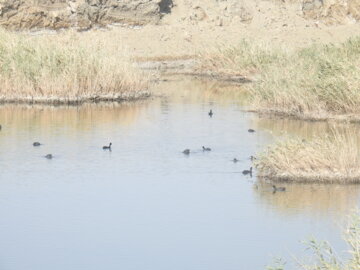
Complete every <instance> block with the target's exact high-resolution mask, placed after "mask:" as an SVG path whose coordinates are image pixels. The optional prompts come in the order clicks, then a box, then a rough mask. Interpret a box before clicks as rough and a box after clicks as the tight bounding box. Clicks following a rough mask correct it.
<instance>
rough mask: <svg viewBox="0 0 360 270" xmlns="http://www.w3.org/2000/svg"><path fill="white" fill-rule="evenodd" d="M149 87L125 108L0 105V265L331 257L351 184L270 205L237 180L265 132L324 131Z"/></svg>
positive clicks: (216, 264) (197, 88)
mask: <svg viewBox="0 0 360 270" xmlns="http://www.w3.org/2000/svg"><path fill="white" fill-rule="evenodd" d="M155 87H156V89H154V90H155V97H154V98H152V99H150V100H147V101H143V102H137V103H131V104H126V103H125V104H96V105H94V104H92V105H90V104H84V105H82V106H80V107H49V106H23V105H21V106H15V105H6V106H1V107H0V124H2V126H3V129H2V130H1V131H0V170H1V171H0V186H1V188H0V215H1V216H2V219H1V220H0V239H1V242H0V261H1V267H0V268H2V269H12V270H13V269H14V270H22V269H37V270H42V269H44V270H45V269H50V268H51V269H54V270H57V269H61V270H62V269H67V270H75V269H76V270H77V269H87V270H92V269H94V270H95V269H102V268H106V269H107V270H112V269H114V270H115V269H133V270H138V269H139V270H140V269H156V270H162V269H164V270H165V269H174V270H177V269H188V270H198V269H206V270H218V269H228V270H235V269H236V270H237V269H264V267H265V265H267V263H268V262H269V261H271V258H272V255H273V254H281V255H285V257H286V255H287V254H288V252H289V251H291V253H292V254H299V253H301V252H302V246H301V245H299V240H301V239H305V238H307V236H309V235H316V236H319V237H320V238H324V239H327V240H329V241H331V242H332V243H333V244H334V246H335V247H338V248H340V249H342V248H344V244H343V243H342V241H341V235H340V229H339V227H338V226H337V224H336V222H337V220H338V218H339V217H341V216H344V215H345V214H346V213H347V212H348V210H349V209H351V208H352V207H353V206H355V205H357V204H358V199H359V189H358V188H357V186H335V185H331V186H317V185H286V188H287V191H286V192H282V193H280V192H279V193H276V194H273V193H272V189H271V186H270V185H269V184H267V183H258V184H257V185H258V189H257V190H256V189H255V190H254V189H253V184H254V183H253V180H254V179H255V178H249V177H248V176H244V175H243V174H242V173H241V172H242V171H243V170H245V169H249V168H250V166H251V161H250V160H249V157H250V156H251V155H254V154H256V153H257V152H258V151H261V150H262V149H263V148H264V147H265V146H266V145H267V144H268V143H271V142H272V141H273V140H274V139H275V138H276V137H277V134H281V132H282V131H284V130H285V131H287V132H289V133H290V132H292V133H293V134H299V135H300V136H308V135H311V134H316V132H319V133H320V134H321V133H322V132H324V129H326V128H327V127H325V125H324V123H306V124H304V123H301V122H296V121H292V120H276V119H263V118H262V119H259V118H258V117H257V115H256V114H252V113H246V112H244V110H243V108H244V107H243V104H244V103H245V102H246V96H245V95H244V93H243V91H242V90H241V89H238V88H235V87H234V86H226V85H219V84H217V83H215V82H211V81H210V82H204V81H196V80H195V81H192V80H189V79H187V78H169V79H168V80H167V81H165V82H163V83H161V84H158V85H156V86H155ZM210 109H212V110H213V111H214V116H213V117H212V118H210V117H209V115H208V112H209V110H210ZM322 126H324V127H322ZM249 128H255V129H256V132H255V133H249V132H248V129H249ZM270 131H271V132H270ZM34 141H40V142H42V143H44V144H43V145H42V146H40V147H36V148H34V147H33V146H32V143H33V142H34ZM109 142H112V143H113V149H112V152H109V151H103V150H102V146H103V145H106V144H108V143H109ZM202 145H205V146H207V147H210V148H211V149H212V151H211V152H203V151H202V150H201V146H202ZM186 148H189V149H191V150H192V152H191V154H190V155H189V156H184V154H183V153H182V151H183V150H184V149H186ZM48 153H52V154H54V159H52V160H46V159H44V158H43V156H44V155H45V154H48ZM235 157H236V158H237V159H239V162H236V163H234V162H232V160H233V158H235ZM255 173H256V172H255ZM317 216H321V218H316V217H317ZM334 223H335V224H334Z"/></svg>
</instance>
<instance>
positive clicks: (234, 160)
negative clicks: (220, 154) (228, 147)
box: [232, 158, 240, 163]
mask: <svg viewBox="0 0 360 270" xmlns="http://www.w3.org/2000/svg"><path fill="white" fill-rule="evenodd" d="M239 161H240V160H238V159H237V158H234V159H233V160H232V162H234V163H236V162H239Z"/></svg>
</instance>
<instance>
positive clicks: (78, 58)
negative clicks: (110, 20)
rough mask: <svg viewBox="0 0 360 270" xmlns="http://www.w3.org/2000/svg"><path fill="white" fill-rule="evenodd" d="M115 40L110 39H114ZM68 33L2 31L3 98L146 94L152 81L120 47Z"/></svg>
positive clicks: (65, 98)
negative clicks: (135, 67)
mask: <svg viewBox="0 0 360 270" xmlns="http://www.w3.org/2000/svg"><path fill="white" fill-rule="evenodd" d="M110 41H111V40H110ZM105 44H106V41H103V40H100V39H99V38H96V36H91V37H90V36H81V34H79V33H75V32H66V33H63V34H58V35H55V36H49V35H47V36H29V35H25V34H19V33H10V32H6V31H4V30H0V86H1V87H0V102H44V103H78V102H83V101H100V100H128V99H136V98H140V97H144V96H147V95H148V91H147V89H148V80H147V78H146V76H144V75H143V74H142V73H140V72H139V71H137V70H135V69H134V68H132V67H131V64H130V62H129V61H128V60H127V59H128V58H127V56H126V55H125V54H124V53H123V50H120V49H119V46H107V47H106V46H105Z"/></svg>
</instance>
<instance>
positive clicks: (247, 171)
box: [242, 167, 252, 176]
mask: <svg viewBox="0 0 360 270" xmlns="http://www.w3.org/2000/svg"><path fill="white" fill-rule="evenodd" d="M242 173H243V175H248V174H250V176H251V175H252V167H250V170H243V171H242Z"/></svg>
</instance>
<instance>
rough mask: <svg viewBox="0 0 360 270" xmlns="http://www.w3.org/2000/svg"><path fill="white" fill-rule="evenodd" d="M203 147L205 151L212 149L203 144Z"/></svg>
mask: <svg viewBox="0 0 360 270" xmlns="http://www.w3.org/2000/svg"><path fill="white" fill-rule="evenodd" d="M202 149H203V151H211V148H209V147H205V146H203V147H202Z"/></svg>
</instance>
